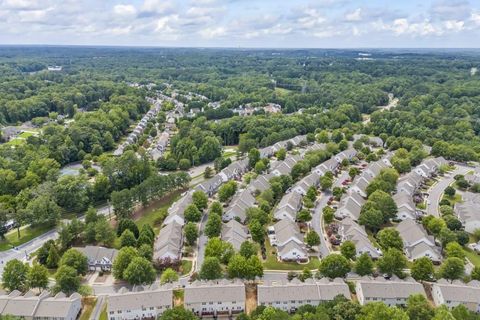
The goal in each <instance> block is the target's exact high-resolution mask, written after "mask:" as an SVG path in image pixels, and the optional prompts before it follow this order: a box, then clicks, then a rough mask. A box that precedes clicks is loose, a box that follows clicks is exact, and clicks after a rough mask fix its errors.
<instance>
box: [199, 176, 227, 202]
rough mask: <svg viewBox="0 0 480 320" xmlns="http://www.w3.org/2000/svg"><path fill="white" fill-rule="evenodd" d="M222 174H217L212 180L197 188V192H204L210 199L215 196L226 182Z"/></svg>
mask: <svg viewBox="0 0 480 320" xmlns="http://www.w3.org/2000/svg"><path fill="white" fill-rule="evenodd" d="M223 179H224V178H223V177H222V176H221V175H220V174H216V175H214V176H213V177H211V178H210V179H208V180H206V181H203V182H202V183H200V184H198V185H197V186H196V187H195V189H194V190H195V191H203V192H205V194H207V195H208V196H209V197H211V196H213V195H214V194H215V193H216V192H217V191H218V189H219V188H220V186H221V185H222V184H223V183H224V182H225V181H224V180H223Z"/></svg>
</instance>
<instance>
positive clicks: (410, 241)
mask: <svg viewBox="0 0 480 320" xmlns="http://www.w3.org/2000/svg"><path fill="white" fill-rule="evenodd" d="M396 229H397V230H398V232H399V233H400V237H401V238H402V240H403V246H404V249H405V254H406V256H407V257H408V259H409V260H416V259H419V258H422V257H428V258H430V259H431V260H432V261H433V262H437V263H439V262H440V261H441V259H442V255H441V253H440V248H438V247H437V246H436V244H435V239H434V238H433V237H432V236H429V235H428V234H427V232H426V231H425V229H424V228H423V226H422V225H421V224H418V223H417V222H416V221H415V220H413V219H410V218H407V219H405V220H403V221H402V222H400V223H399V224H398V225H397V227H396Z"/></svg>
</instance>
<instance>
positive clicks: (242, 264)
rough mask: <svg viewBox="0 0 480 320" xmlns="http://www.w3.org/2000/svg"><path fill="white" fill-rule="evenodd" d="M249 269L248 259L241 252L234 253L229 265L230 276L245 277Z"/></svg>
mask: <svg viewBox="0 0 480 320" xmlns="http://www.w3.org/2000/svg"><path fill="white" fill-rule="evenodd" d="M246 271H247V259H245V257H244V256H242V255H240V254H236V255H234V256H233V257H232V258H231V259H230V261H229V262H228V266H227V274H228V277H229V278H244V277H245V275H246Z"/></svg>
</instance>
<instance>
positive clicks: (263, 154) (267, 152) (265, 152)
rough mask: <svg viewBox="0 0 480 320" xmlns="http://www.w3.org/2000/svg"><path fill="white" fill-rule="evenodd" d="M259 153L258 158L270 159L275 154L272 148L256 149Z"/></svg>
mask: <svg viewBox="0 0 480 320" xmlns="http://www.w3.org/2000/svg"><path fill="white" fill-rule="evenodd" d="M258 151H259V152H260V158H270V157H272V156H273V155H274V154H275V150H274V149H273V147H272V146H269V147H265V148H261V149H258Z"/></svg>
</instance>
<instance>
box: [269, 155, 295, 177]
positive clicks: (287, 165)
mask: <svg viewBox="0 0 480 320" xmlns="http://www.w3.org/2000/svg"><path fill="white" fill-rule="evenodd" d="M300 160H302V157H301V156H299V155H292V156H288V157H287V158H285V160H284V161H281V162H279V163H278V164H277V165H276V166H275V167H274V168H273V169H272V170H271V174H272V175H274V176H277V177H278V176H281V175H289V174H290V173H291V172H292V168H293V166H294V165H295V164H296V163H297V162H298V161H300Z"/></svg>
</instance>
